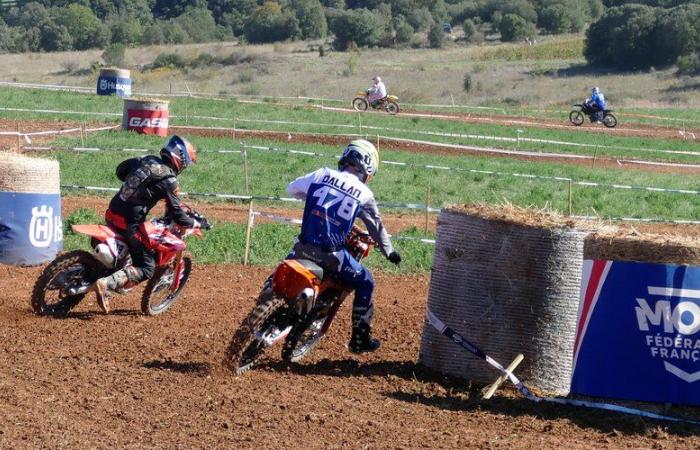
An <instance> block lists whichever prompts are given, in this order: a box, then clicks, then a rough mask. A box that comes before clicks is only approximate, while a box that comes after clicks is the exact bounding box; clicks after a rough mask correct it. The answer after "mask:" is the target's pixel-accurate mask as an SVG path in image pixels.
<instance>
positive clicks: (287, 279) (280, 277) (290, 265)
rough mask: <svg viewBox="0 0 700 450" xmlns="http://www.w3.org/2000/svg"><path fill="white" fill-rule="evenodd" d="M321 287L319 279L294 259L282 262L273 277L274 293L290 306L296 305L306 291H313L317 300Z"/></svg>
mask: <svg viewBox="0 0 700 450" xmlns="http://www.w3.org/2000/svg"><path fill="white" fill-rule="evenodd" d="M320 286H321V282H320V281H319V279H318V278H317V277H316V276H315V275H314V274H313V273H311V271H309V270H308V269H307V268H306V267H304V266H303V265H301V264H300V263H299V262H298V261H295V260H293V259H286V260H284V261H282V262H281V263H280V264H279V265H278V266H277V268H276V269H275V273H274V274H273V275H272V291H273V292H274V293H275V294H277V295H279V296H280V297H282V298H284V299H285V300H286V301H287V303H290V304H296V303H297V302H298V301H299V298H300V295H301V294H302V292H303V291H304V290H305V289H311V290H312V291H313V293H314V295H313V299H315V298H316V297H317V296H318V293H319V288H320ZM313 299H312V301H313Z"/></svg>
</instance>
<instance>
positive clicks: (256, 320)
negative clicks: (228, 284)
mask: <svg viewBox="0 0 700 450" xmlns="http://www.w3.org/2000/svg"><path fill="white" fill-rule="evenodd" d="M286 305H287V303H286V302H285V301H284V300H283V299H281V298H279V297H276V296H273V297H271V298H267V299H265V300H262V301H260V302H258V304H257V305H256V306H255V308H253V310H252V311H251V312H250V313H249V314H248V316H247V317H246V318H245V319H243V322H242V323H241V326H240V327H239V328H238V330H236V333H235V334H234V335H233V338H232V339H231V342H230V343H229V346H228V348H227V349H226V358H225V360H224V365H226V366H227V367H228V368H229V369H231V371H233V372H234V373H235V374H236V375H240V374H242V373H244V372H247V371H248V370H250V369H251V368H252V367H253V365H254V364H255V363H256V362H257V361H258V360H259V359H260V357H261V356H262V354H263V352H264V351H265V349H266V348H267V347H269V346H271V345H273V344H274V343H275V342H276V339H277V338H278V337H281V336H282V335H283V333H284V332H285V331H286V332H287V333H288V332H289V330H287V323H286V321H285V320H284V317H285V315H286V314H285V310H286V308H285V307H286Z"/></svg>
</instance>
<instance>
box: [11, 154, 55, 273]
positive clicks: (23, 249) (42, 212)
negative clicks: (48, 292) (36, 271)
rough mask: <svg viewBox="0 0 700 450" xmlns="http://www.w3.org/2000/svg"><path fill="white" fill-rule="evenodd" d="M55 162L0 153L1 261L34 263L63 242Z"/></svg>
mask: <svg viewBox="0 0 700 450" xmlns="http://www.w3.org/2000/svg"><path fill="white" fill-rule="evenodd" d="M60 185H61V182H60V175H59V165H58V161H54V160H48V159H39V158H29V157H27V156H23V155H18V154H13V153H0V263H4V264H13V265H36V264H41V263H43V262H46V261H50V260H52V259H53V258H54V257H55V256H56V254H57V253H58V252H59V251H60V250H61V248H62V245H63V224H62V222H61V191H60Z"/></svg>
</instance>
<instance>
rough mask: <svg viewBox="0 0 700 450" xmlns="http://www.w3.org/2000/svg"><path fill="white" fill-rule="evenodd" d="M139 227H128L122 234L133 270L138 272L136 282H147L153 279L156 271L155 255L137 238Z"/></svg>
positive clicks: (136, 225)
mask: <svg viewBox="0 0 700 450" xmlns="http://www.w3.org/2000/svg"><path fill="white" fill-rule="evenodd" d="M139 228H140V225H138V224H135V225H129V226H128V227H127V229H126V232H125V233H124V237H125V238H126V244H127V245H128V246H129V254H130V255H131V262H132V265H133V266H134V269H136V271H137V272H138V277H139V279H138V280H134V281H137V282H138V281H142V280H144V279H146V280H148V279H151V278H153V273H154V272H155V269H156V255H155V253H153V252H151V251H150V250H148V249H147V248H146V246H145V245H144V244H143V243H142V242H141V241H140V240H139V239H138V238H137V236H138V235H139V234H140V233H141V231H140V230H139Z"/></svg>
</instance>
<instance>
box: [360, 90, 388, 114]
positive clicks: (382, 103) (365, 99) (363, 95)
mask: <svg viewBox="0 0 700 450" xmlns="http://www.w3.org/2000/svg"><path fill="white" fill-rule="evenodd" d="M355 95H356V96H355V98H353V99H352V108H353V109H354V110H355V111H367V109H369V107H370V106H372V104H371V103H370V102H369V96H370V90H369V89H367V90H366V91H364V92H358V93H357V94H355ZM372 108H373V109H383V110H384V111H386V112H388V113H389V114H391V115H392V116H393V115H396V114H398V113H399V98H398V97H397V96H395V95H387V96H386V97H385V98H383V99H381V100H378V101H377V104H376V106H372Z"/></svg>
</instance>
